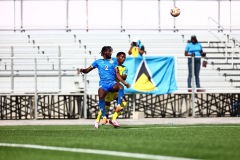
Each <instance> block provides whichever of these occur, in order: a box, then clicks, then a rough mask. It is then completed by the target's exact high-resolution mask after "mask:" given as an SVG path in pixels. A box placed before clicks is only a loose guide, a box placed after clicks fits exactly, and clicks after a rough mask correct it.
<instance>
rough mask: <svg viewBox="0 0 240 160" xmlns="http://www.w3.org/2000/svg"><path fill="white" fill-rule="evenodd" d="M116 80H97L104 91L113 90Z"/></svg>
mask: <svg viewBox="0 0 240 160" xmlns="http://www.w3.org/2000/svg"><path fill="white" fill-rule="evenodd" d="M116 83H117V82H110V83H109V82H108V83H102V82H99V88H102V89H103V90H104V91H106V92H113V91H114V90H113V86H114V85H115V84H116Z"/></svg>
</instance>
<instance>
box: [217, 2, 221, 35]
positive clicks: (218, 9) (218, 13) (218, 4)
mask: <svg viewBox="0 0 240 160" xmlns="http://www.w3.org/2000/svg"><path fill="white" fill-rule="evenodd" d="M220 12H221V10H220V1H219V0H218V32H220V23H221V21H220V20H221V18H220V14H221V13H220Z"/></svg>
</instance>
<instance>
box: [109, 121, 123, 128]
mask: <svg viewBox="0 0 240 160" xmlns="http://www.w3.org/2000/svg"><path fill="white" fill-rule="evenodd" d="M109 123H110V124H111V125H112V126H114V127H115V128H117V127H120V125H119V124H118V123H117V122H116V121H111V120H109Z"/></svg>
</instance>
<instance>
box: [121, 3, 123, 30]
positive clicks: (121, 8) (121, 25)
mask: <svg viewBox="0 0 240 160" xmlns="http://www.w3.org/2000/svg"><path fill="white" fill-rule="evenodd" d="M122 28H123V0H121V31H122Z"/></svg>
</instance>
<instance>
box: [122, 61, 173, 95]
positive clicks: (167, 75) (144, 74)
mask: <svg viewBox="0 0 240 160" xmlns="http://www.w3.org/2000/svg"><path fill="white" fill-rule="evenodd" d="M124 65H125V66H127V67H128V77H127V80H126V81H127V82H128V83H130V84H131V88H129V89H127V88H126V89H125V93H146V94H167V93H172V92H173V91H175V90H177V85H176V79H175V60H174V57H143V58H131V57H128V58H127V59H126V61H125V63H124Z"/></svg>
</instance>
